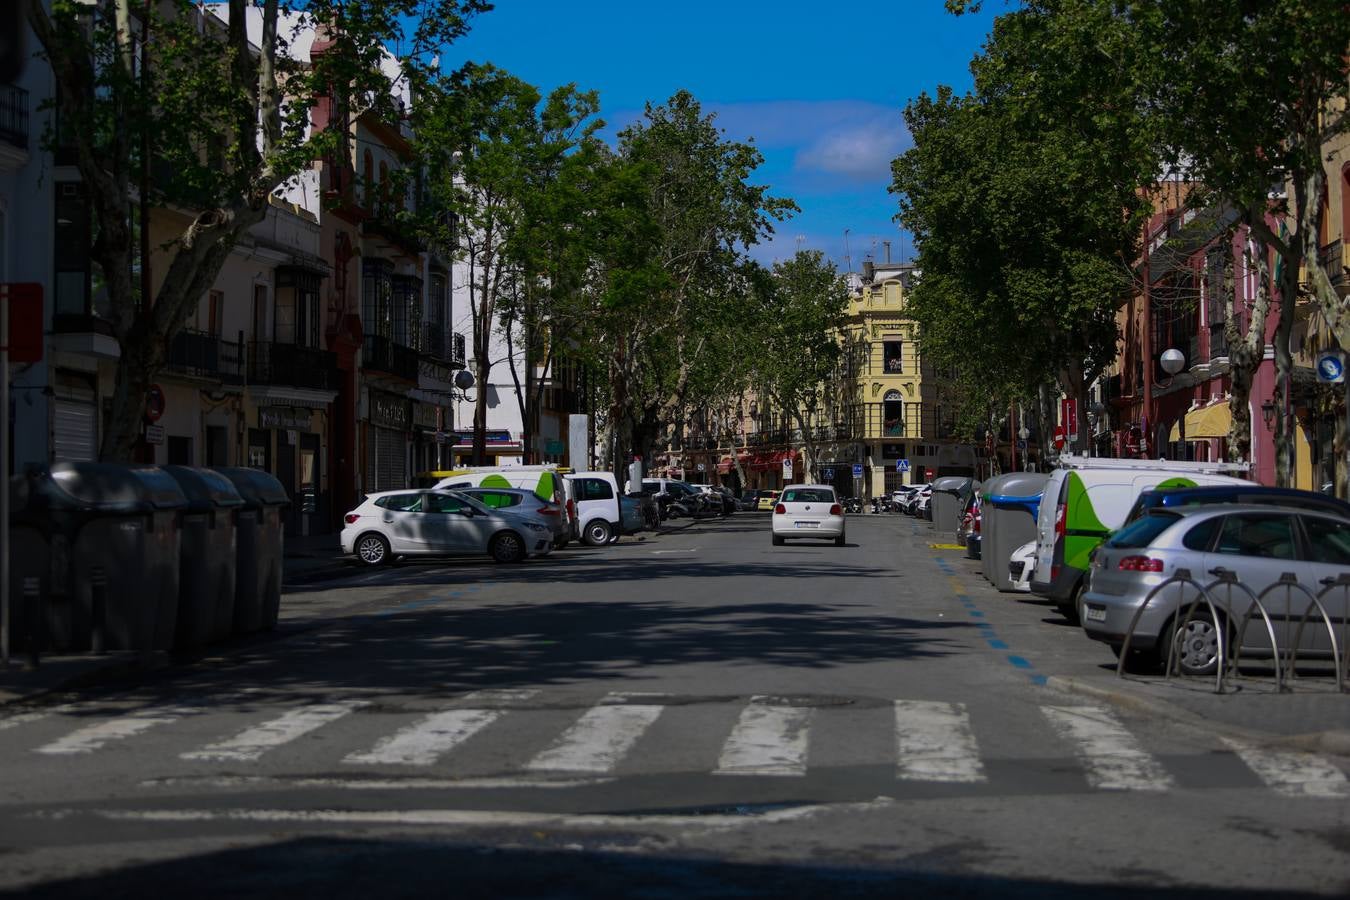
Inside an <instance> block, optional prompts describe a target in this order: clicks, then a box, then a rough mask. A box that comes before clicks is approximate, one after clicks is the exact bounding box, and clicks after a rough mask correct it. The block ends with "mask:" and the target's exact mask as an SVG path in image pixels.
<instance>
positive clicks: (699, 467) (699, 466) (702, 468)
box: [694, 463, 708, 472]
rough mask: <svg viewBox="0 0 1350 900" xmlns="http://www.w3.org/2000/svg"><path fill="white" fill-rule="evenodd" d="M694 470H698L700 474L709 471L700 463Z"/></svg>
mask: <svg viewBox="0 0 1350 900" xmlns="http://www.w3.org/2000/svg"><path fill="white" fill-rule="evenodd" d="M694 468H696V469H698V470H699V471H700V472H706V471H707V469H708V467H707V466H705V465H704V464H703V463H699V464H698V465H697V466H695V467H694Z"/></svg>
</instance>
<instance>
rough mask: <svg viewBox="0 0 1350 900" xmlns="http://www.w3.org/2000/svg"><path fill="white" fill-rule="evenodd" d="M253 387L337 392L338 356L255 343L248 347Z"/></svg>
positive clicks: (293, 345) (321, 351)
mask: <svg viewBox="0 0 1350 900" xmlns="http://www.w3.org/2000/svg"><path fill="white" fill-rule="evenodd" d="M248 380H249V383H250V384H276V385H289V386H291V387H298V388H310V389H312V390H317V391H332V390H337V356H336V355H335V354H333V353H329V352H328V351H327V350H317V349H315V348H313V347H300V346H297V345H295V344H277V343H272V342H270V341H254V342H253V343H251V344H249V345H248Z"/></svg>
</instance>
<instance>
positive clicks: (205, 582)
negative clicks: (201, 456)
mask: <svg viewBox="0 0 1350 900" xmlns="http://www.w3.org/2000/svg"><path fill="white" fill-rule="evenodd" d="M164 471H165V472H168V473H169V476H170V477H171V478H173V480H174V481H176V482H178V487H179V488H181V489H182V491H183V494H184V495H185V496H186V497H187V509H186V510H184V512H183V516H182V520H181V524H180V526H179V532H180V540H179V553H180V557H179V559H180V563H179V569H178V624H177V627H176V629H175V634H174V646H175V647H178V648H188V647H200V646H201V645H203V644H209V643H211V642H212V641H220V640H224V639H225V638H227V637H229V636H230V632H231V631H232V630H233V628H234V595H235V553H236V550H235V545H236V541H237V538H236V523H235V516H236V510H237V509H238V508H239V507H241V506H243V505H244V498H242V497H240V496H239V492H238V491H237V490H235V487H234V483H233V482H232V481H230V480H229V479H228V478H226V477H225V476H224V475H221V474H220V473H219V472H216V471H214V470H212V469H197V468H192V467H189V466H165V467H164Z"/></svg>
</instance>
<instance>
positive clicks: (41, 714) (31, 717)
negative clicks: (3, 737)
mask: <svg viewBox="0 0 1350 900" xmlns="http://www.w3.org/2000/svg"><path fill="white" fill-rule="evenodd" d="M72 709H74V707H73V706H68V705H67V706H54V707H52V708H51V709H39V710H34V711H33V712H26V713H16V714H15V715H12V716H8V717H6V718H3V719H0V731H5V730H7V729H10V728H18V727H19V726H20V725H27V724H28V723H29V722H37V721H40V720H42V719H45V718H47V717H48V716H55V715H60V714H62V713H68V712H70V711H71V710H72Z"/></svg>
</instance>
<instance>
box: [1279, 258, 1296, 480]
mask: <svg viewBox="0 0 1350 900" xmlns="http://www.w3.org/2000/svg"><path fill="white" fill-rule="evenodd" d="M1299 255H1301V254H1298V253H1295V257H1297V256H1299ZM1280 282H1281V283H1280V323H1279V327H1278V328H1276V330H1275V486H1276V487H1292V486H1293V483H1294V428H1296V427H1297V426H1296V425H1295V423H1294V416H1293V397H1292V396H1291V392H1292V388H1293V382H1294V357H1293V354H1292V352H1291V350H1290V346H1289V342H1290V339H1291V338H1292V336H1293V333H1294V303H1295V301H1296V299H1297V298H1298V260H1297V258H1295V259H1292V260H1286V261H1285V268H1284V271H1283V272H1282V273H1281V278H1280Z"/></svg>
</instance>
